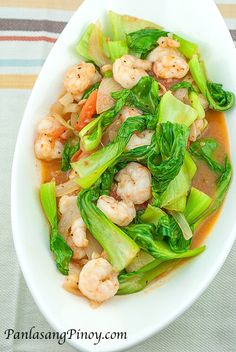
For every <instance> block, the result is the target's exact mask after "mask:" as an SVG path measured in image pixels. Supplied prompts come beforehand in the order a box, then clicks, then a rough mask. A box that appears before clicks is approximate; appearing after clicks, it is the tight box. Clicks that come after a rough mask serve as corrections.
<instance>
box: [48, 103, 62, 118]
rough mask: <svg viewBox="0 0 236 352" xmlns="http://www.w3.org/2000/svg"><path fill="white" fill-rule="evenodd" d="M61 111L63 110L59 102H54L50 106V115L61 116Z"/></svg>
mask: <svg viewBox="0 0 236 352" xmlns="http://www.w3.org/2000/svg"><path fill="white" fill-rule="evenodd" d="M63 109H64V106H63V105H62V104H61V103H60V102H59V101H56V102H55V103H54V104H52V106H51V108H50V114H51V115H52V114H58V115H62V114H63Z"/></svg>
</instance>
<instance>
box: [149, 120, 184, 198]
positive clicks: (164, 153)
mask: <svg viewBox="0 0 236 352" xmlns="http://www.w3.org/2000/svg"><path fill="white" fill-rule="evenodd" d="M188 136H189V129H188V128H187V127H186V126H184V125H180V124H172V123H170V122H166V123H161V124H159V125H158V126H157V133H156V142H157V150H159V152H160V155H161V160H157V157H156V153H155V152H153V153H152V154H151V155H150V156H149V158H148V168H149V170H150V171H151V173H152V175H153V176H154V178H155V182H154V183H155V192H157V193H163V192H164V191H165V190H166V189H167V187H168V185H169V183H170V182H171V181H172V180H173V179H174V178H175V177H176V176H177V175H178V173H179V171H180V168H181V166H182V165H183V161H184V155H185V150H186V146H187V141H188Z"/></svg>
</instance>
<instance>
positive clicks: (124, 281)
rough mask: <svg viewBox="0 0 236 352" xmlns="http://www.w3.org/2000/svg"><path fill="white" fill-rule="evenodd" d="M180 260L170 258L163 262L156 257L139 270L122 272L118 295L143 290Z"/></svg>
mask: <svg viewBox="0 0 236 352" xmlns="http://www.w3.org/2000/svg"><path fill="white" fill-rule="evenodd" d="M178 262H179V260H170V261H167V262H164V263H161V261H160V260H158V259H156V260H155V261H153V262H151V263H149V264H147V265H145V266H144V267H142V268H141V269H139V270H137V271H134V272H131V273H124V274H120V275H119V277H118V279H119V290H118V292H117V295H128V294H131V293H135V292H139V291H141V290H143V289H144V288H145V287H146V286H147V285H148V284H149V283H150V282H151V281H152V280H154V279H155V278H157V277H158V276H160V275H161V274H163V273H166V272H169V271H170V270H172V269H173V268H174V267H175V266H176V264H177V263H178Z"/></svg>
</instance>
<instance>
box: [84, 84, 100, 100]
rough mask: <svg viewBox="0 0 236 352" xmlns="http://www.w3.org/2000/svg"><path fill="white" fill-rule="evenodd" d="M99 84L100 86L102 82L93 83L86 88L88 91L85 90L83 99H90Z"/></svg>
mask: <svg viewBox="0 0 236 352" xmlns="http://www.w3.org/2000/svg"><path fill="white" fill-rule="evenodd" d="M99 86H100V82H97V83H95V84H93V85H92V86H91V87H89V88H88V89H86V91H85V92H84V94H83V95H82V98H81V100H83V99H88V97H89V96H90V94H91V93H92V92H93V91H94V90H96V89H98V87H99Z"/></svg>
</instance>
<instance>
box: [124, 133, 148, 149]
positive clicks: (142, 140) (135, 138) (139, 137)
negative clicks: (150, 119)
mask: <svg viewBox="0 0 236 352" xmlns="http://www.w3.org/2000/svg"><path fill="white" fill-rule="evenodd" d="M153 134H154V131H151V130H144V131H143V132H140V133H134V134H133V135H132V137H131V138H130V140H129V143H128V144H127V146H126V150H131V149H134V148H137V147H141V146H142V145H150V144H151V141H152V136H153Z"/></svg>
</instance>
